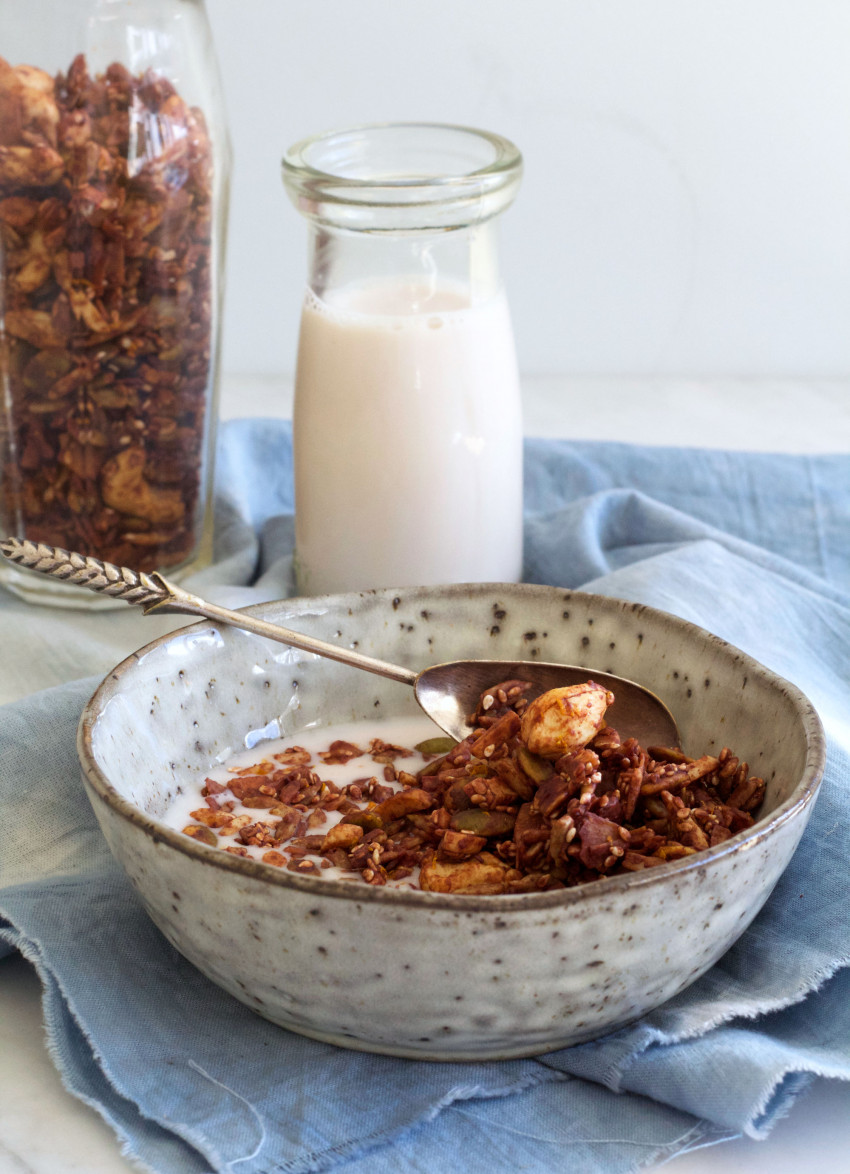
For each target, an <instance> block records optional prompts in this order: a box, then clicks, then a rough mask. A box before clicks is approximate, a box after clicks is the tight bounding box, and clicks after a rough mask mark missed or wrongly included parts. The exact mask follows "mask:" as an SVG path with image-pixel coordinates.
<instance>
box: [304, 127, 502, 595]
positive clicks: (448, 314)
mask: <svg viewBox="0 0 850 1174" xmlns="http://www.w3.org/2000/svg"><path fill="white" fill-rule="evenodd" d="M283 175H284V182H285V185H286V188H287V191H288V193H289V195H290V197H291V199H292V200H293V202H294V204H295V206H296V207H297V208H298V210H299V211H300V212H301V213H302V214H303V215H304V216H305V217H306V218H307V220H308V222H309V232H310V262H309V276H308V284H307V292H306V297H305V302H304V307H303V312H302V318H301V333H300V339H299V347H298V363H297V371H296V380H295V404H294V412H293V441H294V455H295V532H296V572H297V578H298V586H299V590H300V591H302V592H304V593H308V594H314V593H317V592H326V591H338V590H360V589H364V588H371V587H388V586H391V587H396V586H405V585H412V584H423V585H427V584H436V583H452V582H454V583H458V582H486V581H516V580H517V579H519V577H520V574H521V569H522V418H521V409H520V393H519V379H518V374H517V363H516V354H515V350H514V342H513V334H512V330H511V321H510V315H509V311H508V304H507V300H506V297H505V292H504V289H503V287H502V282H501V279H500V276H499V267H498V254H497V217H498V214H499V213H501V212H502V211H504V210H505V209H506V208H507V207H508V206H509V205H510V204H511V202H512V200H513V198H514V196H515V194H516V191H517V188H518V186H519V183H520V178H521V175H522V158H521V156H520V153H519V151H518V150H517V149H516V147H514V146H513V144H512V143H509V142H508V141H507V140H506V139H503V138H501V137H500V136H498V135H494V134H489V133H486V132H484V131H478V130H472V129H468V128H465V127H459V126H441V125H429V124H396V125H392V124H388V125H379V126H366V127H357V128H354V129H350V130H343V131H338V132H333V133H329V134H324V135H320V136H318V137H316V138H311V139H307V140H305V141H304V142H301V143H298V144H297V145H296V146H294V147H293V148H292V149H291V150H290V151H289V152H288V153H287V155H286V156H285V158H284V161H283Z"/></svg>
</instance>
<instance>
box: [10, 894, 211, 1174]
mask: <svg viewBox="0 0 850 1174" xmlns="http://www.w3.org/2000/svg"><path fill="white" fill-rule="evenodd" d="M0 918H2V919H3V920H4V921H5V923H6V925H5V926H4V925H2V924H0V936H2V937H3V938H4V940H5V941H8V942H10V943H11V944H12V945H13V946H14V947H15V949H17V950H18V951H20V953H21V955H22V957H23V958H25V959H26V960H27V962H29V963H30V964H31V965H32V966H33V968H34V969H35V971H36V973H37V975H38V977H39V980H40V982H41V986H42V994H41V1006H42V1010H43V1013H44V1027H45V1035H44V1042H45V1047H46V1048H47V1052H48V1055H49V1056H50V1059H51V1061H52V1063H53V1066H54V1068H55V1069H56V1071H57V1072H58V1074H59V1078H60V1080H61V1082H62V1086H63V1088H64V1089H65V1090H66V1092H68V1093H69V1094H70V1095H71V1096H73V1097H75V1098H76V1099H77V1100H79V1101H82V1102H83V1104H85V1105H88V1106H89V1108H91V1109H94V1111H95V1112H96V1113H97V1114H98V1115H99V1116H100V1117H101V1118H102V1119H103V1120H104V1121H105V1122H106V1124H107V1125H108V1126H109V1128H110V1129H111V1130H112V1131H113V1132H114V1133H115V1135H116V1137H117V1139H118V1143H119V1146H120V1150H121V1154H122V1156H123V1157H125V1158H128V1159H131V1160H132V1161H134V1162H136V1163H137V1164H138V1165H140V1166H141V1167H143V1168H144V1169H145V1170H148V1171H150V1172H151V1174H161V1172H159V1171H157V1170H156V1168H155V1167H153V1166H151V1165H150V1164H149V1163H148V1162H147V1161H146V1160H145V1159H144V1158H142V1157H141V1155H140V1154H139V1153H138V1152H137V1149H136V1147H135V1144H134V1139H133V1137H132V1136H131V1135H130V1134H129V1133H128V1132H127V1130H126V1128H125V1127H124V1125H123V1124H122V1123H121V1121H120V1120H118V1119H117V1118H116V1117H115V1116H114V1115H113V1114H112V1113H110V1111H109V1109H108V1108H107V1107H106V1105H105V1104H104V1103H103V1102H102V1101H100V1100H98V1099H97V1098H96V1097H95V1096H93V1095H91V1094H89V1093H86V1092H85V1091H84V1090H83V1089H82V1088H80V1087H78V1086H77V1085H76V1084H75V1083H74V1081H73V1079H72V1077H71V1074H70V1073H69V1071H68V1069H67V1066H66V1064H65V1059H64V1057H63V1056H62V1054H61V1048H60V1045H59V1043H58V1041H57V1038H56V1037H57V1035H58V1032H59V1031H60V1030H61V1024H60V1023H59V1022H58V1021H57V1018H56V1015H55V1011H54V1007H53V1006H52V1002H51V997H50V986H52V987H53V989H54V991H55V992H56V994H57V995H58V997H59V998H60V999H61V1000H62V1002H63V1004H64V1006H65V1008H66V1010H67V1012H68V1014H69V1015H70V1017H71V1019H72V1020H73V1022H74V1025H75V1027H76V1029H77V1030H78V1031H79V1033H80V1036H81V1037H82V1039H83V1040H84V1041H85V1043H86V1046H87V1047H88V1048H89V1049H90V1050H91V1055H92V1059H93V1060H94V1062H95V1064H96V1065H97V1068H98V1071H99V1072H100V1073H101V1075H102V1076H103V1079H104V1081H105V1082H106V1084H107V1086H108V1088H109V1090H110V1091H111V1093H112V1094H113V1095H114V1096H116V1097H119V1098H120V1099H121V1100H122V1101H125V1102H126V1103H127V1104H128V1105H131V1106H132V1107H133V1110H134V1111H135V1112H136V1113H138V1115H139V1118H140V1120H142V1121H148V1122H150V1123H151V1124H153V1125H156V1126H157V1128H159V1129H161V1130H162V1131H163V1133H164V1134H166V1135H168V1134H170V1135H171V1136H173V1137H174V1138H175V1139H176V1140H177V1141H179V1142H182V1143H183V1144H184V1145H187V1146H189V1147H191V1148H192V1149H193V1150H194V1151H195V1152H196V1155H197V1158H198V1160H199V1161H203V1162H209V1163H210V1165H212V1166H217V1167H218V1169H227V1167H228V1163H227V1161H226V1160H225V1159H224V1158H223V1157H222V1156H221V1155H220V1154H218V1153H217V1151H215V1150H214V1149H213V1150H210V1148H209V1146H208V1143H206V1140H205V1139H204V1138H200V1137H195V1136H193V1131H192V1130H189V1129H185V1127H184V1128H182V1129H179V1128H175V1127H174V1125H173V1124H171V1123H169V1124H166V1123H165V1122H163V1121H161V1120H159V1119H158V1118H156V1117H153V1116H149V1115H148V1114H146V1113H144V1112H143V1111H142V1110H141V1108H140V1107H139V1105H138V1103H137V1102H136V1101H135V1100H134V1099H133V1098H132V1097H131V1096H128V1095H127V1094H126V1093H125V1092H124V1091H123V1090H122V1089H121V1086H120V1084H119V1083H118V1082H117V1081H116V1080H115V1078H114V1077H113V1075H112V1073H111V1072H110V1070H109V1065H108V1064H106V1063H105V1061H104V1058H103V1056H102V1055H101V1054H100V1052H99V1051H98V1049H97V1048H96V1047H95V1046H94V1044H93V1042H92V1040H91V1038H90V1036H89V1034H88V1031H87V1030H86V1028H85V1027H84V1025H83V1024H82V1022H81V1021H80V1018H79V1016H78V1015H77V1013H76V1010H75V1009H74V1006H73V1003H72V1002H71V1000H70V999H69V998H68V995H67V993H66V991H65V990H64V988H63V986H62V984H61V982H60V981H59V980H58V978H57V977H56V975H55V974H54V973H53V971H52V970H51V969H50V967H49V966H48V964H47V963H46V962H45V960H44V958H43V956H42V954H41V950H40V949H39V947H38V945H37V944H36V943H35V942H33V941H32V940H31V939H29V938H27V937H25V936H24V935H23V934H22V933H21V932H20V930H18V929H16V928H15V925H14V922H13V921H12V919H11V917H9V916H8V914H7V912H6V910H5V909H3V907H2V906H0Z"/></svg>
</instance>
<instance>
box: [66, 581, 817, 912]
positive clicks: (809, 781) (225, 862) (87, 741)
mask: <svg viewBox="0 0 850 1174" xmlns="http://www.w3.org/2000/svg"><path fill="white" fill-rule="evenodd" d="M506 589H507V590H510V591H511V592H514V593H517V592H519V593H520V594H524V595H530V596H534V595H544V594H546V595H549V594H550V593H551V592H552V591H561V592H562V593H563V597H564V599H565V600H573V599H575V598H576V597H580V598H581V599H583V600H587V601H592V602H593V604H594V605H597V606H601V607H605V608H609V609H612V610H617V609H618V608H619V609H620V610H628V611H632V612H636V613H639V614H646V615H649V616H651V617H653V618H654V619H657V620H658V621H660V622H662V623H664V624H669V625H670V626H672V627H673V628H675V629H677V630H678V631H679V632H681V633H682V634H683V635H687V636H690V637H691V638H698V639H701V640H707V641H708V643H709V645H710V646H713V647H714V648H715V649H716V650H717V651H719V652H722V653H725V654H732V655H733V656H735V657H738V658H742V659H743V661H744V662H745V664H746V667H747V670H748V673H752V674H753V675H754V676H757V677H761V678H766V679H769V680H770V681H771V682H772V683H773V684H774V685H777V686H778V687H779V688H780V689H782V690H784V691H785V692H786V694H787V695H788V697H789V699H790V700H791V701H792V702H793V703H795V705H796V707H797V708H798V710H799V711H800V717H801V722H802V725H803V728H804V731H805V735H806V744H807V748H806V761H805V765H804V768H803V773H802V776H801V778H800V780H799V782H798V783H797V786H796V787H795V788H794V790H793V791H792V792H791V794H790V795H789V796H788V798H787V799H786V800H785V801H784V802H783V803H781V804H780V805H779V806H778V807H777V808H775V809H774V810H773V811H772V812H770V814H769V815H767V816H765V817H764V818H763V819H759V820H756V822H755V823H754V824H753V826H752V827H751V828H747V829H745V830H744V831H741V832H738V833H737V834H736V835H734V836H730V838H729V839H728V840H724V841H723V842H722V843H720V844H717V845H715V846H714V847H711V848H705V849H703V850H702V851H699V852H696V853H694V854H693V855H690V856H686V857H684V858H682V859H680V860H672V861H668V862H666V863H664V864H661V865H657V866H655V867H653V868H646V869H642V870H641V871H639V872H631V873H627V874H625V875H622V874H621V875H619V876H611V877H600V878H599V879H598V880H595V881H589V882H587V883H586V884H582V885H575V886H573V887H571V888H566V889H553V890H548V891H544V892H536V893H513V894H500V895H497V894H492V895H487V896H484V895H470V894H462V893H433V892H426V891H422V890H418V889H400V888H390V887H387V886H376V885H367V884H357V882H356V880H331V879H327V880H325V879H323V878H322V877H310V876H300V875H298V874H297V873H294V872H288V871H286V870H285V869H280V868H275V867H274V866H273V865H270V864H264V863H263V862H262V861H261V860H255V859H253V858H252V857H242V856H236V855H234V854H233V853H230V852H223V851H221V850H220V849H218V848H213V847H208V846H207V845H206V844H203V843H201V842H199V841H197V840H194V839H192V837H191V836H185V835H183V834H182V833H181V832H178V831H176V830H175V829H173V828H169V827H167V826H166V825H165V824H163V823H160V822H159V821H158V820H155V819H154V818H153V817H151V816H149V815H147V814H146V813H145V812H143V811H142V810H141V809H140V808H139V807H137V806H136V805H135V804H134V803H131V802H130V801H129V800H128V799H126V798H124V796H123V795H121V794H120V793H119V792H118V791H117V790H116V788H115V787H114V786H113V785H112V784H111V783H110V782H109V780H108V778H107V777H106V775H105V774H104V772H103V771H102V770H101V768H100V766H99V765H98V763H97V761H96V759H95V756H94V751H93V747H92V738H93V734H94V728H95V725H96V724H97V721H98V718H99V716H100V714H101V713H102V712H103V710H104V709H105V707H106V704H107V703H108V701H109V699H110V697H111V696H113V695H114V694H116V693H117V692H118V688H119V686H120V684H121V678H122V676H123V675H124V674H126V673H128V672H130V671H132V670H133V669H134V668H135V667H136V666H137V665H138V664H139V662H140V661H141V659H142V657H144V656H146V655H148V654H149V653H151V652H152V651H153V650H155V649H156V648H159V647H160V646H161V645H164V644H167V643H168V642H169V641H171V640H173V639H175V638H177V637H180V638H182V637H184V636H186V635H187V634H189V633H191V632H198V633H200V632H203V631H205V630H209V628H210V625H211V624H212V626H213V627H215V626H216V625H215V624H214V623H213V622H212V621H210V620H202V621H200V622H199V623H195V624H189V625H187V626H185V627H181V628H177V629H175V630H173V631H171V632H167V633H166V634H165V635H163V636H159V637H158V638H157V639H155V640H151V641H150V642H149V643H148V644H145V645H143V646H142V647H141V648H138V649H137V650H136V651H135V652H132V653H131V654H130V655H129V656H128V657H125V658H124V660H122V661H120V662H119V663H118V664H117V665H116V666H115V667H114V668H113V669H112V670H110V672H109V673H108V674H107V675H106V676H105V677H104V679H103V680H102V681H101V683H100V684H99V685H98V687H97V689H96V690H95V692H94V693H93V694H92V696H91V697H90V698H89V700H88V701H87V702H86V704H85V706H84V708H83V711H82V713H81V715H80V720H79V723H78V726H77V754H78V757H79V761H80V766H81V768H82V771H83V774H84V776H85V779H86V780H87V782H88V784H89V786H90V787H91V789H92V791H93V792H94V793H95V794H96V795H97V796H98V798H99V799H101V800H102V801H103V802H104V803H105V804H106V805H107V806H108V807H110V808H111V809H112V810H113V811H114V812H115V814H116V815H118V816H119V817H121V818H122V819H124V820H126V821H128V822H129V823H130V824H132V825H134V826H135V827H137V828H139V829H141V830H142V831H144V832H145V833H147V835H148V836H150V838H151V839H152V840H153V841H154V843H158V844H164V845H166V846H168V847H169V848H173V849H175V850H176V851H178V852H180V853H182V854H183V855H184V856H187V857H189V858H190V859H193V860H197V861H199V862H200V863H202V864H209V865H212V866H213V867H216V868H222V869H224V870H225V871H229V872H231V873H233V874H234V875H235V876H236V877H239V876H241V877H243V878H252V879H254V880H257V881H266V882H268V883H269V884H271V885H276V886H279V887H281V888H283V889H294V890H296V891H299V892H302V893H306V894H309V895H312V896H315V897H323V898H330V899H334V900H346V901H354V902H355V904H358V905H360V904H366V903H371V902H377V903H378V904H383V903H388V904H389V905H390V906H392V905H403V906H408V907H422V908H427V909H431V910H432V911H446V912H449V911H450V912H455V913H456V912H459V911H463V912H464V913H473V912H486V911H488V910H489V911H490V912H491V913H499V914H504V913H510V912H514V913H519V912H521V911H528V910H547V909H552V908H556V907H559V906H564V907H568V906H571V905H577V904H580V903H582V902H585V901H588V900H593V899H597V898H598V899H604V898H605V897H606V896H607V897H614V896H617V895H620V894H624V893H625V894H628V893H632V892H635V893H636V892H638V891H642V890H643V889H646V888H650V889H651V888H653V887H654V886H656V885H659V884H665V883H667V882H668V880H669V878H671V877H673V878H675V877H676V876H682V875H684V874H685V873H689V872H691V871H693V870H694V869H700V868H706V867H709V866H710V865H712V864H713V863H715V862H717V861H721V860H724V859H725V858H726V857H727V856H729V855H730V854H732V853H734V852H738V851H741V850H747V849H749V848H751V847H754V846H755V845H757V844H759V843H760V842H761V841H762V840H764V839H766V838H767V837H768V836H770V835H772V834H774V833H775V832H776V831H777V830H778V829H779V828H780V827H782V826H784V825H785V824H786V823H788V822H789V821H790V820H792V819H795V818H797V817H799V816H800V815H802V813H803V812H804V811H805V809H806V808H807V807H809V806H810V805H811V804H812V803H813V802H814V800H815V798H816V797H817V793H818V789H819V787H820V783H821V780H822V777H823V771H824V765H825V761H826V739H825V735H824V731H823V726H822V724H821V721H820V718H819V716H818V714H817V711H816V710H815V708H814V706H813V704H812V703H811V701H810V700H809V699H808V697H807V696H806V695H805V694H804V693H803V692H802V690H801V689H799V688H798V687H797V686H796V685H794V684H792V683H791V682H790V681H788V680H786V679H785V678H784V677H781V676H779V674H778V673H775V672H773V670H772V669H769V668H767V667H766V666H765V665H763V664H761V662H759V661H757V660H755V658H754V657H751V656H750V655H749V654H748V653H746V652H744V651H743V650H742V649H740V648H738V647H736V645H734V644H731V643H729V642H728V641H726V640H723V639H721V637H719V636H715V635H714V634H713V633H712V632H710V631H708V629H706V628H702V627H700V626H699V625H698V624H694V623H692V622H691V621H690V620H685V619H682V618H681V617H679V616H676V615H673V614H672V613H670V612H666V611H663V610H661V609H660V608H655V607H651V606H649V605H648V604H643V603H637V602H634V601H632V600H626V599H621V598H619V597H617V596H613V595H600V594H597V593H595V592H589V591H573V590H571V589H567V588H559V587H552V586H548V585H544V584H531V583H456V584H449V585H444V586H443V585H437V586H433V587H416V586H414V587H404V588H392V587H386V588H377V589H373V590H367V591H355V592H341V593H338V594H333V595H317V596H293V597H288V598H284V599H278V600H268V601H266V602H263V603H256V604H251V605H250V606H247V607H242V608H238V609H237V610H238V611H241V612H244V613H245V614H246V615H253V616H259V617H264V616H265V615H266V614H267V613H268V611H269V610H270V609H273V608H276V607H279V606H280V605H281V604H285V605H286V608H287V610H288V611H289V612H290V613H291V614H294V615H297V614H298V612H299V610H300V611H302V612H305V613H306V612H308V611H312V612H313V614H316V611H317V605H318V607H319V608H321V609H322V610H324V609H327V608H329V607H331V606H339V605H340V604H342V602H343V601H348V600H351V599H361V598H369V597H379V598H386V599H387V600H388V601H389V602H390V603H392V600H393V599H395V598H396V597H399V596H402V597H403V596H407V597H410V596H411V594H413V595H414V597H415V596H416V595H417V594H419V595H424V594H429V595H431V594H433V593H435V592H439V593H440V594H441V595H443V596H445V597H447V598H451V596H452V595H465V596H469V595H470V594H482V595H488V594H492V593H493V592H494V591H495V592H497V593H498V592H504V591H505V590H506ZM259 638H260V637H258V639H259ZM592 671H593V670H592V669H590V668H588V673H592ZM600 671H601V670H600Z"/></svg>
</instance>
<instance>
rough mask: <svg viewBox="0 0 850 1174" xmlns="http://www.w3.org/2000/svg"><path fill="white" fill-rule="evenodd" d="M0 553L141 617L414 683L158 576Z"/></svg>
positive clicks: (59, 553)
mask: <svg viewBox="0 0 850 1174" xmlns="http://www.w3.org/2000/svg"><path fill="white" fill-rule="evenodd" d="M0 553H2V554H3V555H4V556H5V557H6V558H7V559H9V561H10V562H13V563H16V564H17V565H18V566H21V567H27V568H29V569H30V570H33V571H40V572H41V574H43V575H50V576H51V577H52V578H54V579H60V580H62V581H63V582H65V583H74V584H77V585H78V586H80V587H88V588H89V590H90V591H98V592H100V593H101V594H103V595H110V596H112V598H113V599H123V600H124V601H125V602H126V603H132V604H136V605H137V606H138V607H141V608H142V610H143V611H144V613H145V615H150V614H151V613H152V612H166V613H176V614H180V615H190V616H203V617H205V618H206V619H210V620H217V621H219V622H220V623H223V624H230V625H231V626H233V627H235V628H242V629H244V631H246V632H254V633H256V634H257V635H258V636H266V637H267V638H268V639H269V640H276V641H278V643H280V644H288V645H289V646H290V647H292V648H300V649H301V651H302V652H313V653H315V654H316V655H317V656H326V657H328V658H329V659H330V660H338V661H341V662H342V663H343V664H349V665H351V666H352V667H353V668H358V669H365V670H366V672H369V673H377V675H378V676H381V677H389V678H390V680H393V681H400V682H401V683H402V684H403V685H413V684H415V682H416V677H417V674H416V673H415V672H413V671H412V670H411V669H406V668H402V667H401V666H400V665H395V664H389V663H388V662H387V661H384V660H375V659H374V658H373V657H371V656H363V655H362V654H361V653H359V652H352V651H351V649H349V648H340V647H339V646H338V645H336V644H328V643H327V642H326V641H324V640H316V639H315V638H314V637H313V636H305V635H303V634H302V633H301V632H293V631H291V630H290V629H289V628H283V627H281V626H280V625H279V624H270V623H268V622H267V621H266V620H259V619H255V618H254V616H250V615H246V614H245V613H244V612H238V611H230V610H229V609H228V608H226V607H218V605H217V604H214V603H207V602H206V600H204V599H201V598H200V597H199V596H197V595H193V594H192V593H191V592H190V591H184V590H183V588H182V587H178V586H177V585H176V584H175V583H171V582H169V580H168V579H166V578H165V577H164V576H163V575H160V573H159V571H153V572H152V573H151V574H150V575H146V574H145V573H144V572H140V571H131V570H130V569H129V567H117V566H115V565H114V564H113V563H105V562H101V560H100V559H97V558H91V557H88V556H86V555H83V554H77V553H76V552H75V551H68V550H62V549H61V547H58V546H48V545H47V544H46V543H44V542H27V541H26V540H24V541H23V542H21V541H19V540H18V539H17V538H6V539H5V540H4V541H3V542H0Z"/></svg>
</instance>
